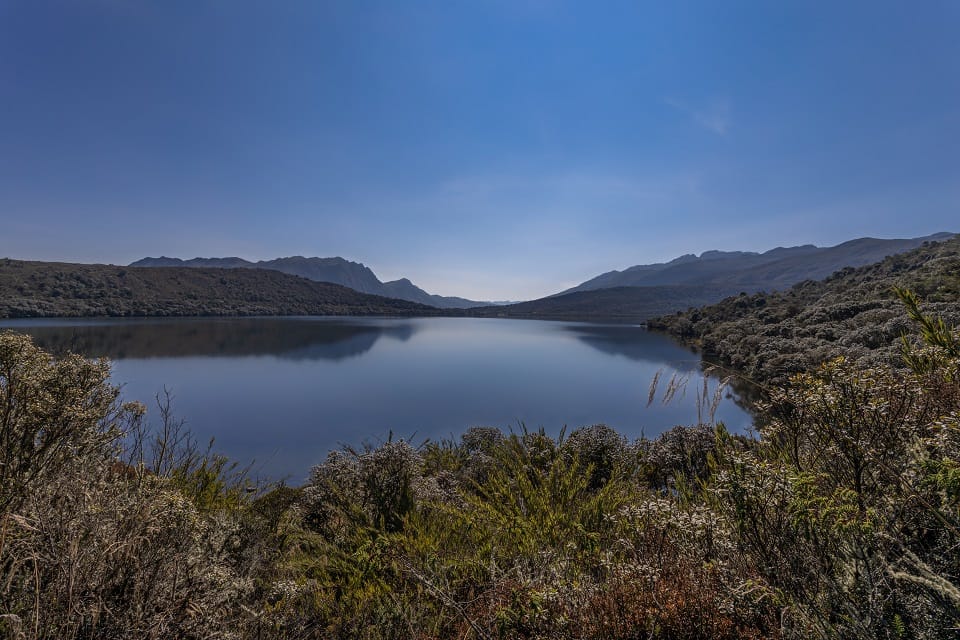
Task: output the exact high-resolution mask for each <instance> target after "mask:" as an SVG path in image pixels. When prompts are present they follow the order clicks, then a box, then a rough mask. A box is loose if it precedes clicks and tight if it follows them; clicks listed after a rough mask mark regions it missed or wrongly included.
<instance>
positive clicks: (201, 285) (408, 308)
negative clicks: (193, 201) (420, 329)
mask: <svg viewBox="0 0 960 640" xmlns="http://www.w3.org/2000/svg"><path fill="white" fill-rule="evenodd" d="M433 312H436V309H434V308H433V307H429V306H426V305H422V304H418V303H415V302H409V301H405V300H395V299H391V298H384V297H381V296H375V295H369V294H364V293H359V292H357V291H354V290H353V289H349V288H347V287H343V286H340V285H335V284H330V283H326V282H314V281H312V280H307V279H306V278H301V277H297V276H292V275H288V274H285V273H280V272H278V271H272V270H266V269H263V270H256V269H194V268H185V267H157V268H146V267H117V266H113V265H92V264H67V263H60V262H25V261H20V260H10V259H2V260H0V318H28V317H45V316H66V317H84V316H88V317H89V316H244V315H423V314H429V313H433Z"/></svg>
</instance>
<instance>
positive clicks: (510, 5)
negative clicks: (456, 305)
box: [0, 0, 960, 300]
mask: <svg viewBox="0 0 960 640" xmlns="http://www.w3.org/2000/svg"><path fill="white" fill-rule="evenodd" d="M958 33H960V3H958V2H955V1H952V0H946V1H943V2H940V1H937V0H922V1H919V2H904V1H899V0H898V1H896V2H887V1H885V0H869V1H866V0H865V1H856V2H853V1H851V2H843V1H839V0H829V1H827V0H822V1H821V0H800V1H796V2H794V1H790V0H778V1H777V2H769V1H768V0H756V1H753V2H743V1H738V0H725V1H724V2H716V1H715V0H702V1H695V0H690V1H687V0H670V1H669V2H645V1H641V0H633V1H630V2H620V1H617V0H595V1H582V2H573V1H569V2H568V1H563V0H555V1H554V0H476V1H472V2H466V1H460V0H438V1H436V2H420V1H417V0H402V1H401V0H392V1H389V2H375V1H367V0H342V1H340V0H283V1H279V2H278V1H268V0H261V1H258V2H254V1H250V0H154V1H147V0H0V256H6V257H11V258H17V259H31V260H55V261H71V262H105V263H113V264H126V263H129V262H132V261H134V260H137V259H139V258H142V257H144V256H159V255H166V256H174V257H181V258H192V257H195V256H204V257H210V256H218V257H219V256H240V257H244V258H247V259H251V260H259V259H270V258H275V257H280V256H290V255H305V256H343V257H344V258H347V259H350V260H354V261H358V262H363V263H364V264H366V265H367V266H369V267H370V268H372V269H373V270H374V272H375V273H376V274H377V275H378V276H379V277H380V279H381V280H389V279H394V278H400V277H408V278H410V279H411V280H412V281H413V282H414V283H416V284H417V285H419V286H421V287H423V288H425V289H427V290H428V291H430V292H431V293H439V294H443V295H459V296H465V297H470V298H474V299H482V300H505V299H512V300H521V299H529V298H534V297H539V296H542V295H547V294H551V293H555V292H557V291H560V290H562V289H565V288H567V287H570V286H573V285H575V284H577V283H579V282H582V281H584V280H586V279H589V278H591V277H593V276H595V275H597V274H599V273H602V272H605V271H609V270H611V269H623V268H625V267H628V266H630V265H634V264H645V263H651V262H662V261H666V260H670V259H671V258H674V257H676V256H678V255H682V254H686V253H697V254H699V253H701V252H703V251H706V250H710V249H722V250H751V251H764V250H767V249H771V248H774V247H777V246H792V245H798V244H807V243H812V244H817V245H821V246H827V245H833V244H838V243H840V242H843V241H845V240H849V239H852V238H855V237H863V236H873V237H885V238H892V237H917V236H922V235H927V234H930V233H934V232H937V231H960V37H958V36H957V34H958Z"/></svg>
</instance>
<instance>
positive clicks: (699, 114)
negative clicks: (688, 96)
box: [663, 98, 732, 136]
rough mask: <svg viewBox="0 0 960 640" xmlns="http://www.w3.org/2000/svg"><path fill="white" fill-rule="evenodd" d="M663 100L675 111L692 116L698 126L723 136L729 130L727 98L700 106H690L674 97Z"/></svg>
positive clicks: (729, 120) (728, 103)
mask: <svg viewBox="0 0 960 640" xmlns="http://www.w3.org/2000/svg"><path fill="white" fill-rule="evenodd" d="M663 101H664V102H665V103H666V104H667V105H669V106H671V107H673V108H674V109H676V110H677V111H680V112H681V113H684V114H686V115H687V116H689V117H690V118H692V119H693V121H694V122H695V123H697V125H699V126H700V127H703V128H704V129H706V130H707V131H711V132H713V133H715V134H717V135H718V136H725V135H727V132H728V131H729V130H730V126H731V124H732V123H731V118H730V101H729V100H712V101H711V102H710V103H709V104H707V105H705V106H702V107H698V106H692V105H690V104H689V103H687V102H684V101H682V100H677V99H676V98H664V100H663Z"/></svg>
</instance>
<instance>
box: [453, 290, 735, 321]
mask: <svg viewBox="0 0 960 640" xmlns="http://www.w3.org/2000/svg"><path fill="white" fill-rule="evenodd" d="M739 291H740V289H737V288H735V287H733V288H730V287H728V288H724V287H715V286H696V285H675V286H674V285H663V286H650V287H615V288H611V289H598V290H596V291H575V292H573V293H564V294H561V295H556V296H549V297H546V298H540V299H537V300H530V301H528V302H516V303H513V304H506V305H502V306H497V307H481V308H475V309H470V310H468V311H466V312H465V313H466V314H467V315H471V316H476V317H489V318H498V317H503V318H530V319H538V318H540V319H552V320H622V321H629V322H643V321H645V320H646V319H647V318H651V317H654V316H658V315H661V314H665V313H672V312H673V311H676V310H677V309H681V308H686V307H688V306H690V305H700V304H709V303H711V302H715V301H716V300H718V299H720V298H723V297H724V296H727V295H734V294H735V293H737V292H739Z"/></svg>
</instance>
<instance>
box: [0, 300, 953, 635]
mask: <svg viewBox="0 0 960 640" xmlns="http://www.w3.org/2000/svg"><path fill="white" fill-rule="evenodd" d="M901 296H902V299H903V301H904V302H905V303H906V307H907V315H908V316H912V318H913V320H914V323H915V325H916V326H917V327H918V329H917V332H916V333H917V337H916V338H915V339H908V340H906V342H905V343H904V347H903V348H904V353H903V363H904V366H903V367H897V368H895V367H891V366H886V365H882V364H881V365H878V366H875V367H869V368H865V367H862V366H858V365H855V364H854V363H852V362H851V361H849V360H845V359H843V358H837V359H834V360H831V361H829V362H827V363H825V364H823V365H822V366H820V367H818V368H816V369H815V370H811V371H809V372H806V373H802V374H799V375H796V376H794V377H793V378H792V379H791V380H790V381H789V382H787V383H785V384H783V385H782V386H773V387H768V389H767V399H766V402H765V404H764V405H763V406H762V407H761V413H762V416H763V417H762V420H761V425H762V426H761V432H760V438H759V439H749V438H745V437H740V436H733V435H730V434H728V433H727V432H726V431H725V429H724V428H723V426H722V425H712V424H701V425H695V426H691V427H677V428H675V429H673V430H671V431H669V432H667V433H665V434H663V435H662V436H660V437H658V438H657V439H655V440H653V441H649V440H640V441H637V442H627V441H625V439H624V438H623V437H622V436H620V435H618V434H617V433H616V432H614V431H613V430H611V429H609V428H607V427H604V426H600V425H598V426H593V427H588V428H584V429H579V430H576V431H574V432H572V433H570V434H569V436H566V437H564V436H561V437H559V438H551V437H549V436H548V435H547V434H545V433H543V432H542V431H521V432H519V433H509V434H505V433H502V432H500V431H499V430H496V429H490V428H474V429H471V430H469V431H467V432H466V433H465V434H463V436H462V437H461V438H460V439H458V440H456V441H448V442H436V443H426V444H424V445H421V446H418V447H414V446H412V445H411V444H410V443H407V442H404V441H399V440H398V441H393V440H391V441H389V442H386V443H384V444H382V445H381V446H379V447H367V448H363V449H356V450H354V449H345V450H341V451H335V452H332V453H331V454H330V455H329V457H328V458H327V459H326V460H325V461H324V462H322V463H321V464H319V465H318V466H317V467H315V468H314V470H313V472H312V475H311V478H310V480H309V482H308V483H307V484H306V485H305V486H303V487H301V488H289V487H282V486H281V487H260V488H256V487H249V486H248V482H247V479H246V478H245V476H244V475H243V473H242V472H238V470H237V469H235V468H233V467H231V466H230V465H229V464H228V463H227V461H225V460H224V459H223V458H220V457H218V456H216V455H213V454H212V453H210V452H209V451H204V450H202V449H198V448H197V447H196V446H195V445H194V444H193V443H192V441H191V440H190V438H189V435H188V434H185V433H183V432H182V429H181V428H180V425H179V423H177V422H176V420H175V419H174V418H173V417H172V415H171V413H170V411H169V406H168V405H165V404H164V405H163V406H162V407H161V411H160V414H159V416H158V418H156V419H155V421H157V422H158V424H157V425H156V427H155V428H152V429H151V428H148V426H147V425H148V423H149V420H147V417H146V416H145V413H144V408H143V407H142V406H140V405H137V404H122V403H121V402H120V399H119V398H118V392H117V389H116V388H114V387H112V386H110V385H109V384H108V382H107V378H108V373H109V369H108V365H107V364H106V363H105V362H91V361H88V360H84V359H82V358H80V357H77V356H68V357H64V358H59V359H55V358H52V357H50V356H49V355H48V354H46V353H45V352H43V351H41V350H40V349H38V348H37V347H35V346H34V345H33V344H32V343H31V342H30V340H29V339H28V338H26V337H23V336H19V335H15V334H11V333H5V334H0V514H2V515H0V518H2V520H0V636H3V637H12V638H29V639H31V640H32V639H37V638H107V639H109V638H132V637H136V638H168V637H177V638H371V639H374V638H377V639H379V638H422V639H431V638H597V639H599V638H613V639H617V638H623V639H628V638H838V637H841V638H942V637H949V636H950V634H952V633H954V630H955V629H956V627H957V626H958V625H960V336H958V334H957V333H956V332H955V331H950V330H948V329H947V328H946V326H944V325H943V324H942V323H939V322H937V321H936V319H934V318H932V317H930V316H928V315H926V314H925V313H924V311H923V310H922V308H921V306H920V305H919V302H918V300H917V299H916V297H915V296H913V295H912V294H910V293H908V292H902V294H901ZM675 388H676V387H675V385H671V384H668V385H667V390H666V393H667V395H669V394H670V393H672V392H673V391H674V390H675ZM655 392H656V390H655V389H654V390H651V396H654V395H658V394H656V393H655ZM248 489H253V490H252V491H250V490H248Z"/></svg>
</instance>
